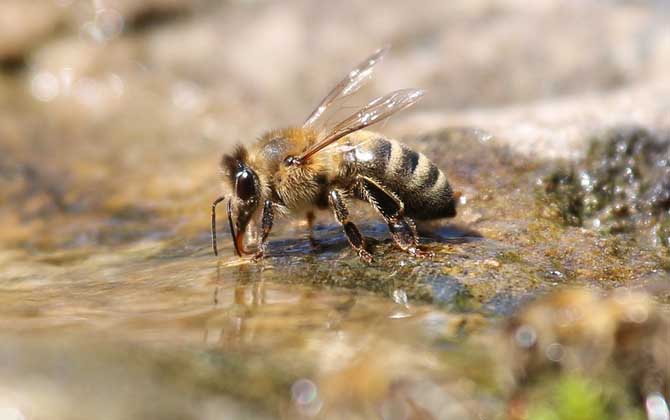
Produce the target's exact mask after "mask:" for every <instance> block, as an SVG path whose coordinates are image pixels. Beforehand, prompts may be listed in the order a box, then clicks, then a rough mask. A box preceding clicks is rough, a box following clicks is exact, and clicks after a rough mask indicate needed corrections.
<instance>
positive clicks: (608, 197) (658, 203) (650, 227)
mask: <svg viewBox="0 0 670 420" xmlns="http://www.w3.org/2000/svg"><path fill="white" fill-rule="evenodd" d="M668 156H670V141H669V140H668V138H667V136H664V135H663V134H660V135H657V134H653V133H651V132H649V131H647V130H645V129H643V128H640V127H622V128H613V129H610V130H607V131H606V132H605V133H604V134H602V135H601V136H599V137H596V138H594V139H593V140H592V142H591V148H590V150H589V152H588V155H587V156H586V158H585V160H584V161H583V162H582V163H580V164H578V165H577V167H573V168H563V169H559V170H557V171H556V172H554V173H553V174H551V175H549V176H547V177H545V178H544V191H545V193H546V194H547V196H548V201H549V204H550V206H552V207H553V209H554V211H555V212H556V213H557V215H558V217H559V218H561V219H562V221H563V222H564V223H566V224H568V225H573V226H583V225H586V226H593V227H594V228H596V229H600V230H603V231H605V232H610V233H626V232H634V231H641V232H644V233H645V234H646V235H647V236H649V237H650V239H651V240H652V241H655V242H657V243H660V244H662V245H665V244H667V243H668V240H669V238H668V236H667V232H666V230H667V229H666V225H667V223H668V218H669V217H670V159H669V157H668Z"/></svg>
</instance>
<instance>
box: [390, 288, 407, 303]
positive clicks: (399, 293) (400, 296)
mask: <svg viewBox="0 0 670 420" xmlns="http://www.w3.org/2000/svg"><path fill="white" fill-rule="evenodd" d="M393 301H394V302H395V303H397V304H398V305H403V306H407V302H408V300H407V293H406V292H405V291H404V290H402V289H395V290H394V291H393Z"/></svg>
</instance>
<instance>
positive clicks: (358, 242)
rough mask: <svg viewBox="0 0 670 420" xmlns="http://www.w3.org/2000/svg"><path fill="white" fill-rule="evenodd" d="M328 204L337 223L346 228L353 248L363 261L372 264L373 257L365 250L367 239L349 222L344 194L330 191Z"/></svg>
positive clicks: (345, 231) (345, 230)
mask: <svg viewBox="0 0 670 420" xmlns="http://www.w3.org/2000/svg"><path fill="white" fill-rule="evenodd" d="M328 202H329V203H330V206H331V207H332V208H333V212H334V213H335V217H336V218H337V221H338V222H340V224H341V225H342V227H343V228H344V233H345V234H346V235H347V239H348V240H349V243H350V244H351V247H352V248H354V250H355V251H356V252H357V253H358V256H359V257H361V259H362V260H363V261H365V262H366V263H368V264H370V263H372V261H373V259H372V255H371V254H370V253H369V252H368V251H366V250H365V238H363V235H361V232H360V231H359V230H358V228H357V227H356V225H355V224H353V223H352V222H350V221H349V210H348V209H347V204H346V202H345V200H344V197H343V196H342V192H341V191H339V190H332V191H330V192H329V193H328Z"/></svg>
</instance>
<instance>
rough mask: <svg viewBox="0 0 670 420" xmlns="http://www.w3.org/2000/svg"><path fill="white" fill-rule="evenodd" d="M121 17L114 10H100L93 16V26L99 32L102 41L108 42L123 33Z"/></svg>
mask: <svg viewBox="0 0 670 420" xmlns="http://www.w3.org/2000/svg"><path fill="white" fill-rule="evenodd" d="M123 25H124V21H123V16H122V15H121V14H120V13H119V12H117V11H116V10H114V9H101V10H98V11H97V12H96V14H95V26H97V27H98V28H99V30H100V34H101V35H102V39H103V40H104V41H108V40H110V39H112V38H116V37H117V36H119V35H120V34H121V32H123Z"/></svg>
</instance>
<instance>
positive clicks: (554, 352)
mask: <svg viewBox="0 0 670 420" xmlns="http://www.w3.org/2000/svg"><path fill="white" fill-rule="evenodd" d="M563 353H564V351H563V346H562V345H560V344H559V343H551V344H549V345H548V346H547V348H546V349H545V350H544V354H545V355H546V356H547V359H549V360H551V361H552V362H560V361H561V360H563Z"/></svg>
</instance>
